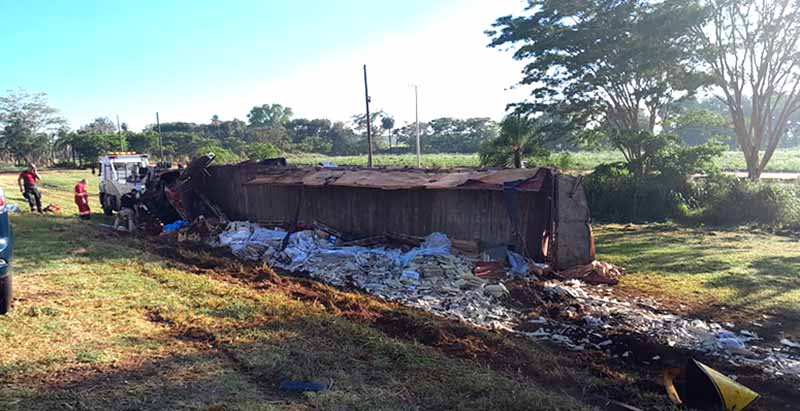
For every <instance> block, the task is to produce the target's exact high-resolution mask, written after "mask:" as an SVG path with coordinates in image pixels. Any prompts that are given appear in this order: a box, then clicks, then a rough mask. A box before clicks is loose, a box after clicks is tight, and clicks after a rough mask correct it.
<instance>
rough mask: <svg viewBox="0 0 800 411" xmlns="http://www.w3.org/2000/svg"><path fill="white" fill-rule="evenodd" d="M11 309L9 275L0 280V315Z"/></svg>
mask: <svg viewBox="0 0 800 411" xmlns="http://www.w3.org/2000/svg"><path fill="white" fill-rule="evenodd" d="M10 309H11V274H10V273H9V274H8V275H6V276H5V277H3V278H0V315H3V314H5V313H7V312H8V310H10Z"/></svg>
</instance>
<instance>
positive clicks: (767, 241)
mask: <svg viewBox="0 0 800 411" xmlns="http://www.w3.org/2000/svg"><path fill="white" fill-rule="evenodd" d="M80 177H86V178H87V179H91V178H92V176H91V175H88V173H87V172H77V171H47V172H44V173H43V181H42V192H43V195H44V200H45V203H49V202H54V203H58V204H60V205H61V206H63V207H64V212H63V213H62V214H61V215H46V216H39V215H32V214H20V215H14V216H12V224H13V226H14V229H15V232H16V236H17V239H18V241H17V245H16V250H15V251H16V253H15V254H16V256H15V259H14V261H13V268H14V274H15V286H16V295H15V297H16V300H15V303H14V306H13V309H12V310H13V311H12V313H11V314H10V315H8V316H4V317H0V343H1V344H2V347H3V354H2V355H1V356H0V410H20V411H22V410H25V411H27V410H33V411H39V410H41V411H44V410H62V409H63V410H74V409H81V410H109V409H114V410H160V409H171V410H203V411H221V410H228V411H230V410H246V411H252V410H307V409H320V410H449V409H464V410H486V409H498V410H501V409H508V410H511V409H514V410H592V409H602V407H595V406H593V405H591V404H593V401H592V398H593V395H595V394H597V393H601V394H602V393H607V392H610V391H615V392H623V393H624V394H622V396H624V397H625V398H626V399H630V401H631V402H632V403H634V404H665V398H664V396H663V393H660V392H657V391H653V392H651V391H647V390H644V391H643V390H640V388H637V387H636V386H634V385H632V384H631V383H630V382H631V381H635V380H636V378H637V377H636V375H635V374H632V373H631V371H626V370H616V371H613V372H612V374H613V375H614V376H615V377H614V378H611V379H609V378H608V377H607V374H606V373H605V372H603V373H602V375H604V376H605V377H602V378H601V376H599V374H598V372H599V371H598V370H597V369H594V368H592V366H591V365H590V364H589V363H587V362H586V361H585V359H584V358H583V357H580V356H577V355H572V354H570V353H566V352H564V351H563V350H562V349H559V348H553V347H551V346H549V345H542V344H536V343H531V342H528V341H522V340H518V339H514V338H509V337H505V336H503V335H501V334H498V333H491V332H486V331H479V330H475V329H472V328H468V327H464V326H458V325H452V324H451V325H446V326H443V325H442V324H445V323H443V322H441V321H440V320H434V319H431V318H430V317H427V316H425V315H422V314H419V313H416V312H414V311H412V310H408V309H402V308H399V307H396V306H392V305H388V304H385V303H381V302H378V301H376V300H374V299H370V298H367V297H365V296H361V295H358V294H349V293H343V292H339V291H336V290H333V289H331V288H329V287H326V286H323V285H315V284H313V283H311V282H307V281H305V282H298V281H301V280H275V281H266V280H264V279H263V278H271V277H272V276H273V274H271V271H270V270H269V269H268V268H266V267H263V268H261V269H256V268H248V267H244V266H240V265H237V264H236V263H231V262H229V261H227V260H223V259H221V258H219V257H218V256H215V255H212V254H209V253H208V252H206V251H203V250H200V249H185V250H183V249H178V250H176V249H162V248H159V246H158V245H157V244H155V243H153V242H151V241H145V240H140V239H135V238H131V237H129V236H125V235H120V234H118V233H115V232H112V231H107V230H105V229H103V228H100V227H98V226H97V225H95V223H96V222H97V221H98V219H102V218H103V217H102V216H100V215H97V214H95V215H94V216H93V219H94V220H93V222H92V223H86V222H83V221H79V220H78V219H77V218H76V217H75V216H74V215H75V213H76V211H77V210H76V208H75V206H74V204H73V203H72V195H71V192H70V191H71V187H72V185H73V184H74V183H75V182H76V181H77V180H78V179H79V178H80ZM15 178H16V175H14V174H0V186H2V187H4V188H5V189H6V192H7V195H8V197H9V201H11V202H14V203H17V204H20V205H22V203H23V200H22V197H21V195H19V192H18V190H15V189H13V187H15V183H14V182H15ZM90 181H92V180H90ZM89 186H90V190H91V191H92V197H91V198H92V201H93V204H95V207H96V198H97V197H96V195H95V194H96V193H95V190H96V189H97V188H96V186H97V185H96V184H95V183H94V182H90V184H89ZM95 211H99V210H95ZM105 221H107V220H105ZM596 234H597V245H598V253H599V256H600V258H603V259H607V260H609V261H612V262H615V263H618V264H623V265H625V266H626V267H627V268H628V270H629V273H630V274H629V275H627V276H626V277H624V278H623V279H622V284H621V286H620V288H619V290H620V291H621V292H632V293H640V294H641V293H644V294H647V295H652V296H655V297H657V298H659V299H665V300H667V301H668V302H670V303H673V302H676V301H677V302H685V303H686V304H687V306H689V309H691V310H694V311H695V312H696V313H700V311H702V310H704V309H706V310H709V312H711V310H712V309H713V310H719V307H720V306H726V307H729V309H731V310H739V309H741V310H744V311H742V312H747V313H748V314H747V317H746V318H743V319H742V321H745V320H748V319H751V318H753V317H758V318H760V315H761V314H764V313H770V314H772V313H783V314H791V315H795V314H797V309H798V305H799V304H798V302H800V291H798V290H800V278H799V277H798V276H800V245H798V244H797V242H796V241H794V240H793V239H789V238H786V237H779V236H774V235H770V234H765V233H753V232H746V231H714V230H703V229H690V228H685V227H679V226H673V225H658V226H618V225H608V226H600V227H597V230H596ZM262 276H263V278H262ZM792 324H797V322H794V323H792ZM788 326H789V324H786V329H787V332H789V333H790V334H787V335H792V334H791V332H792V330H791V329H789V327H788ZM443 327H444V328H443ZM442 329H444V330H445V331H441V330H442ZM432 330H438V331H432ZM795 331H796V330H795ZM448 339H449V340H450V341H451V343H450V344H448V345H445V344H444V341H445V340H448ZM487 353H491V354H487ZM284 378H291V379H313V380H316V381H320V382H323V383H326V384H332V388H331V389H330V390H328V391H326V392H324V393H318V394H305V395H286V394H282V393H280V392H279V391H278V390H277V388H276V387H277V386H278V384H279V382H280V381H281V380H282V379H284ZM620 390H622V391H620ZM646 409H660V410H669V409H672V408H671V407H670V406H663V408H662V407H655V408H646Z"/></svg>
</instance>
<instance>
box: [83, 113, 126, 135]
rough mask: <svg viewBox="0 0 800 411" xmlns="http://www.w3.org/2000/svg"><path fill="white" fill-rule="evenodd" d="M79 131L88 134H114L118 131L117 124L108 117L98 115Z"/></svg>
mask: <svg viewBox="0 0 800 411" xmlns="http://www.w3.org/2000/svg"><path fill="white" fill-rule="evenodd" d="M78 131H79V132H81V133H86V134H113V133H116V132H117V126H116V125H115V124H114V122H113V121H111V119H110V118H108V117H97V118H96V119H94V120H93V121H92V122H91V123H89V124H86V125H84V126H82V127H81V128H80V129H79V130H78Z"/></svg>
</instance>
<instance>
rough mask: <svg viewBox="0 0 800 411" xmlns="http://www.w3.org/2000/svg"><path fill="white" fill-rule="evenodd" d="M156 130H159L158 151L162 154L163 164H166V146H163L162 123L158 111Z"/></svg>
mask: <svg viewBox="0 0 800 411" xmlns="http://www.w3.org/2000/svg"><path fill="white" fill-rule="evenodd" d="M156 128H158V150H159V151H160V152H161V158H160V161H161V164H162V166H163V164H164V146H162V145H161V121H160V120H159V118H158V111H156Z"/></svg>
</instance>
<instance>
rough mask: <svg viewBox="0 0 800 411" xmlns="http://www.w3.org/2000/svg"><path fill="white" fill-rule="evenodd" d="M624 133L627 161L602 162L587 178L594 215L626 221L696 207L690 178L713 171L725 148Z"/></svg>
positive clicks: (669, 215)
mask: <svg viewBox="0 0 800 411" xmlns="http://www.w3.org/2000/svg"><path fill="white" fill-rule="evenodd" d="M623 136H624V138H625V139H626V140H625V142H626V145H627V147H628V148H626V151H625V153H626V154H625V157H626V159H628V161H627V162H624V163H613V164H601V165H600V166H597V167H596V168H595V170H594V172H592V174H591V175H589V177H588V178H587V180H586V185H585V187H586V193H587V198H588V201H589V207H590V209H591V212H592V216H593V217H594V218H595V219H598V220H603V221H615V222H625V223H627V222H645V221H664V220H667V219H670V218H683V217H686V216H687V214H689V211H690V209H691V208H696V207H697V201H696V200H695V199H694V194H695V193H694V187H693V186H692V184H691V183H690V182H689V176H690V175H691V174H694V173H708V172H713V171H714V165H713V159H714V157H716V156H718V155H719V154H721V152H722V150H723V148H722V146H720V145H718V144H715V143H709V144H703V145H699V146H694V147H688V146H685V145H683V144H681V143H680V140H679V139H677V138H676V137H675V136H670V135H664V134H658V135H653V134H650V133H647V132H639V133H628V134H619V138H620V139H621V138H623ZM631 147H633V148H631Z"/></svg>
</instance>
